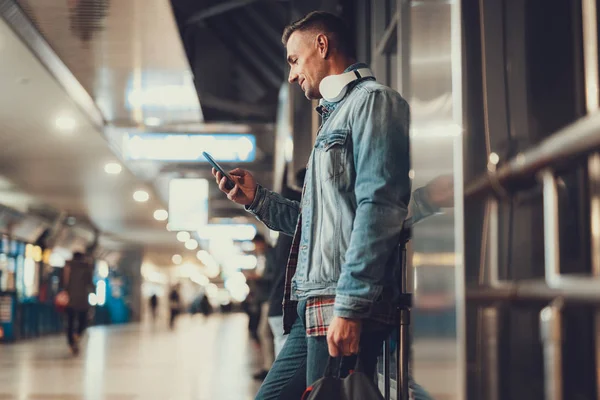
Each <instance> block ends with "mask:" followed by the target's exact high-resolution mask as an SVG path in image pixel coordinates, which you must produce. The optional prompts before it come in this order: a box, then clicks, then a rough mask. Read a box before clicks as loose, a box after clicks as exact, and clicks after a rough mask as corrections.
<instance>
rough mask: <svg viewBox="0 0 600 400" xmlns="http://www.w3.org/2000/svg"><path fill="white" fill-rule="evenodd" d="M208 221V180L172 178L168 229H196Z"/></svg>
mask: <svg viewBox="0 0 600 400" xmlns="http://www.w3.org/2000/svg"><path fill="white" fill-rule="evenodd" d="M207 223H208V181H207V180H206V179H172V180H171V182H170V183H169V229H170V230H172V231H197V230H198V229H200V228H202V227H203V226H205V225H206V224H207Z"/></svg>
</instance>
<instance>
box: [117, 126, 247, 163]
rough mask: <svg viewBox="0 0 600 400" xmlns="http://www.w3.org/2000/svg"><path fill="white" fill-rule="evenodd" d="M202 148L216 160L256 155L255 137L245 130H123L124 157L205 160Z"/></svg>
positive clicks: (228, 160) (160, 159)
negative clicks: (182, 132)
mask: <svg viewBox="0 0 600 400" xmlns="http://www.w3.org/2000/svg"><path fill="white" fill-rule="evenodd" d="M203 151H206V152H207V153H209V154H210V155H211V156H213V158H214V159H215V160H216V161H221V162H232V163H239V162H252V161H254V159H255V158H256V138H255V136H254V135H249V134H180V133H178V134H175V133H151V134H132V133H129V134H124V135H123V157H124V158H125V159H126V160H134V161H136V160H151V161H174V162H200V163H205V162H207V161H206V158H205V157H204V156H203V155H202V152H203Z"/></svg>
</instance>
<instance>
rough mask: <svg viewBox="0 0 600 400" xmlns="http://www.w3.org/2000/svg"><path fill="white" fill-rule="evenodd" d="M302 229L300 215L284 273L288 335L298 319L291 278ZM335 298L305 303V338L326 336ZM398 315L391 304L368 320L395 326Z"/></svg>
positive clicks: (284, 314) (284, 325) (285, 317)
mask: <svg viewBox="0 0 600 400" xmlns="http://www.w3.org/2000/svg"><path fill="white" fill-rule="evenodd" d="M301 227H302V213H300V218H298V223H297V224H296V230H295V232H294V240H293V241H292V247H291V249H290V256H289V258H288V263H287V267H286V271H285V287H284V295H283V328H284V332H285V333H290V330H291V329H292V325H293V324H294V322H295V321H296V318H297V317H298V311H297V307H298V302H297V301H295V300H292V278H293V277H294V274H295V273H296V267H297V265H298V253H299V252H300V236H301ZM334 304H335V297H333V296H319V297H310V298H308V300H307V302H306V335H307V336H326V335H327V328H328V327H329V323H330V322H331V320H332V319H333V317H334V311H333V309H334ZM399 319H400V314H399V313H398V312H397V310H396V307H394V306H392V305H391V304H390V305H389V307H386V308H384V309H382V310H377V311H376V312H374V313H373V315H372V316H371V317H370V318H369V320H372V321H376V322H378V323H382V324H385V325H393V326H396V325H398V324H399Z"/></svg>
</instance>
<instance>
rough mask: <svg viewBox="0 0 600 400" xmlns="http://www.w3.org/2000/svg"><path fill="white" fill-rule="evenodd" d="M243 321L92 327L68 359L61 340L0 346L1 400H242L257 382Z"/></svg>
mask: <svg viewBox="0 0 600 400" xmlns="http://www.w3.org/2000/svg"><path fill="white" fill-rule="evenodd" d="M246 332H247V319H246V317H245V315H242V314H237V315H230V316H218V315H215V316H211V317H210V318H208V319H204V318H203V317H202V316H197V317H194V318H188V317H182V318H181V320H180V321H178V326H177V328H176V330H175V331H173V332H171V331H169V330H167V329H166V328H165V327H164V326H162V325H161V326H160V327H158V326H157V327H156V328H152V327H151V326H150V325H148V324H144V325H127V326H121V327H96V328H91V329H89V331H88V336H87V338H86V339H85V340H84V342H83V344H82V352H81V354H80V355H79V356H78V357H77V358H74V357H72V356H71V355H70V353H69V352H68V350H67V346H66V343H65V339H64V338H63V337H51V338H42V339H36V340H31V341H23V342H20V343H18V344H15V345H0V399H1V400H8V399H11V400H12V399H14V400H79V399H81V400H83V399H85V400H100V399H106V400H134V399H144V400H154V399H156V400H204V399H206V400H208V399H211V400H214V399H218V400H247V399H253V398H254V394H255V393H256V391H257V390H258V384H257V383H256V382H255V381H253V380H252V378H251V375H252V373H253V372H254V371H255V369H256V368H257V367H256V366H255V365H254V363H255V362H256V361H255V360H256V358H257V356H256V349H255V348H254V347H253V344H252V343H251V342H250V341H249V340H248V338H247V335H246Z"/></svg>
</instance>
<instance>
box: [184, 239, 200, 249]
mask: <svg viewBox="0 0 600 400" xmlns="http://www.w3.org/2000/svg"><path fill="white" fill-rule="evenodd" d="M185 248H186V249H188V250H196V249H197V248H198V242H197V241H196V239H190V240H188V241H187V242H185Z"/></svg>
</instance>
